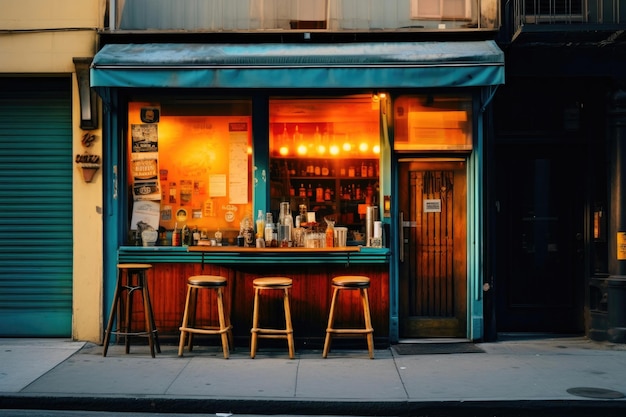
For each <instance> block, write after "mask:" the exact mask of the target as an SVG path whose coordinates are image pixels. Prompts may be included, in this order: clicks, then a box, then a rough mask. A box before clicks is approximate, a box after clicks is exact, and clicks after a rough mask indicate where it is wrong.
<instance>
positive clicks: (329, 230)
mask: <svg viewBox="0 0 626 417" xmlns="http://www.w3.org/2000/svg"><path fill="white" fill-rule="evenodd" d="M334 246H335V228H334V227H333V225H331V224H329V225H328V226H326V247H327V248H332V247H334Z"/></svg>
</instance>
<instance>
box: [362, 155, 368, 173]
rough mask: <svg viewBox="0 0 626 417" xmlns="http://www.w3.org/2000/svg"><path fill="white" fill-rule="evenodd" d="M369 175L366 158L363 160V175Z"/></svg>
mask: <svg viewBox="0 0 626 417" xmlns="http://www.w3.org/2000/svg"><path fill="white" fill-rule="evenodd" d="M367 175H368V168H367V161H366V160H365V159H364V160H363V162H361V176H362V177H367Z"/></svg>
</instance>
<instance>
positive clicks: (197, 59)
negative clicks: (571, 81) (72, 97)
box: [91, 41, 504, 89]
mask: <svg viewBox="0 0 626 417" xmlns="http://www.w3.org/2000/svg"><path fill="white" fill-rule="evenodd" d="M503 83H504V54H503V52H502V51H501V50H500V48H498V46H497V45H496V43H495V42H494V41H471V42H392V43H389V42H386V43H349V44H243V45H239V44H173V43H166V44H162V43H150V44H108V45H105V46H104V47H103V48H102V49H101V50H100V51H99V52H98V53H97V54H96V56H95V57H94V60H93V63H92V67H91V86H92V87H96V88H103V87H104V88H106V87H129V88H144V87H145V88H312V89H316V88H374V89H375V88H422V87H480V86H489V85H499V84H503Z"/></svg>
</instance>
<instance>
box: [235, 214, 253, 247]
mask: <svg viewBox="0 0 626 417" xmlns="http://www.w3.org/2000/svg"><path fill="white" fill-rule="evenodd" d="M250 217H251V216H249V215H246V216H245V217H244V218H243V219H242V220H241V225H240V229H239V234H240V235H241V236H243V246H244V247H246V248H253V247H255V246H256V242H255V239H254V227H253V226H252V219H251V218H250Z"/></svg>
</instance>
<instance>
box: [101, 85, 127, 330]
mask: <svg viewBox="0 0 626 417" xmlns="http://www.w3.org/2000/svg"><path fill="white" fill-rule="evenodd" d="M101 98H102V105H103V109H104V111H103V112H102V113H103V116H102V137H103V141H102V160H103V162H104V163H103V164H102V180H103V185H102V187H103V201H104V204H103V215H102V222H103V248H102V250H103V254H102V257H103V277H102V279H103V283H102V286H103V295H102V297H103V317H104V319H103V325H104V326H106V324H107V320H108V317H109V314H110V311H111V305H112V304H113V295H114V293H115V285H116V280H117V262H118V258H117V248H118V246H119V243H118V242H120V241H121V239H122V237H121V236H123V234H122V232H121V224H122V221H121V218H120V210H121V208H120V189H124V188H125V187H121V184H124V183H123V182H122V177H121V176H122V175H123V171H124V167H123V166H122V165H121V164H120V158H121V156H120V155H121V154H122V149H123V148H122V138H121V137H120V130H119V128H118V126H119V125H120V121H119V120H118V112H117V111H113V109H117V108H118V106H119V99H118V92H117V89H115V88H112V89H107V90H104V91H103V92H102V94H101ZM102 331H104V329H102Z"/></svg>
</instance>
